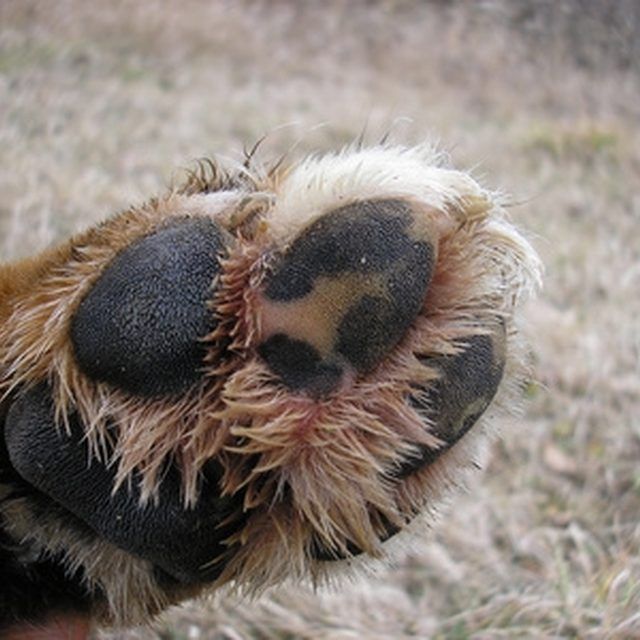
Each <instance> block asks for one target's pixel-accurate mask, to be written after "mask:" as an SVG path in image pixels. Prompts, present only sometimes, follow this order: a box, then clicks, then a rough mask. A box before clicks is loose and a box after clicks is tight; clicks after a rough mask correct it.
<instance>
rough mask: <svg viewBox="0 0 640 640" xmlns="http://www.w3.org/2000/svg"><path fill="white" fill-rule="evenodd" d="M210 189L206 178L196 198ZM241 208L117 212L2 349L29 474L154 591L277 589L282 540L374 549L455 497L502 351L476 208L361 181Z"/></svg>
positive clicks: (312, 559) (16, 440) (21, 460)
mask: <svg viewBox="0 0 640 640" xmlns="http://www.w3.org/2000/svg"><path fill="white" fill-rule="evenodd" d="M213 195H215V194H213ZM194 197H200V198H206V197H211V194H207V193H204V194H197V195H194V194H192V193H185V194H182V195H181V196H180V198H181V200H180V202H181V203H183V202H188V201H189V199H190V198H194ZM476 204H477V203H476ZM238 206H239V205H238V204H237V201H235V202H234V203H232V205H228V204H225V205H224V206H222V205H221V206H220V207H219V209H220V211H218V210H215V211H214V213H210V212H208V211H206V210H204V209H202V208H201V209H199V210H198V211H197V212H195V213H194V212H193V211H189V210H188V207H186V209H187V211H186V212H183V210H184V209H185V207H184V206H182V205H180V206H176V208H175V210H171V212H170V213H169V214H167V213H166V211H164V210H163V212H162V215H160V214H158V216H157V219H154V217H153V213H152V214H150V213H149V211H148V210H146V211H145V212H144V214H140V219H143V221H144V224H142V223H139V220H138V218H136V214H135V212H134V214H131V213H127V214H123V216H121V217H120V218H114V219H113V220H112V221H111V222H110V223H107V228H106V230H104V233H106V234H109V233H111V234H112V235H113V229H116V230H117V232H118V234H119V235H118V238H119V239H118V242H117V243H114V244H116V245H117V247H116V248H115V249H114V250H113V251H111V253H110V251H109V248H108V247H107V248H106V249H105V247H104V246H101V247H100V251H101V253H99V255H98V252H97V250H96V252H95V255H98V257H97V258H96V257H95V256H94V254H93V253H92V246H93V244H96V242H97V241H96V237H99V236H100V233H101V229H100V228H98V229H97V230H96V231H95V232H94V233H93V235H89V236H87V237H84V238H83V239H81V240H80V241H77V240H76V241H74V240H72V245H73V244H74V242H75V245H74V248H73V251H71V252H69V253H68V254H67V258H66V264H63V265H56V269H57V272H56V278H57V279H58V280H56V282H55V283H53V284H51V282H47V281H46V278H45V279H44V280H42V282H41V283H40V284H39V285H38V286H40V287H41V288H42V291H43V292H44V293H42V294H41V298H46V296H49V297H48V298H46V299H47V304H48V305H49V310H48V311H46V312H44V311H43V312H42V313H41V315H38V314H39V313H40V310H39V309H36V310H34V311H32V310H30V309H28V304H29V303H28V298H27V297H25V298H24V299H23V300H22V302H21V304H22V309H23V311H24V310H25V309H27V311H29V313H27V314H26V316H25V315H23V317H27V316H28V318H30V321H33V322H34V323H36V322H39V321H44V325H43V326H40V327H29V329H28V331H26V330H25V329H24V327H21V326H19V321H18V320H17V315H16V314H14V315H13V316H12V318H11V321H10V322H9V323H8V325H9V326H13V325H12V324H11V323H14V324H15V326H16V328H15V329H14V331H15V334H14V335H11V333H10V331H9V330H7V331H6V332H5V336H3V337H4V338H5V339H11V338H15V340H17V343H18V344H22V345H26V344H27V338H26V337H25V336H28V339H29V340H31V341H32V342H34V343H36V344H35V346H32V345H28V346H29V348H31V349H32V350H33V351H35V350H37V349H40V355H41V356H42V357H41V364H39V365H38V367H35V366H34V367H32V369H29V366H28V363H27V364H25V361H19V358H15V359H14V361H13V362H8V363H6V364H5V368H6V370H7V371H8V372H9V373H8V376H7V378H8V383H7V384H6V385H5V386H6V387H7V388H8V389H9V390H10V392H9V396H8V397H9V399H10V400H9V402H10V404H9V405H8V407H9V408H8V411H7V414H6V418H5V421H4V435H5V441H6V448H7V452H8V457H9V460H10V465H11V467H12V469H13V470H14V471H15V472H16V474H17V476H19V480H20V482H24V483H26V485H28V487H29V491H32V495H33V496H37V499H38V500H40V501H41V502H42V501H43V500H44V502H45V503H46V501H47V500H48V501H53V502H51V504H52V505H55V506H52V510H53V511H55V513H56V514H60V513H61V512H62V513H63V514H68V518H67V522H68V523H70V524H69V526H71V527H73V526H77V527H78V528H79V529H82V530H83V531H85V532H89V534H93V535H97V536H98V537H99V538H101V539H103V540H105V541H107V542H108V543H109V544H112V545H114V546H115V547H117V548H118V549H121V550H124V551H126V552H127V553H130V554H131V555H132V556H133V557H135V558H139V559H142V560H144V561H145V562H147V563H149V566H150V567H152V572H153V580H155V581H156V583H157V584H158V585H161V586H167V585H171V584H179V585H200V584H205V583H216V581H218V582H220V583H221V582H226V581H229V580H239V581H245V582H250V581H251V580H252V572H253V575H256V574H258V573H259V574H260V576H261V578H260V580H262V581H263V582H265V583H268V582H269V581H275V580H278V579H280V577H281V576H282V575H283V572H286V569H282V568H279V567H277V568H275V569H273V570H272V565H273V566H275V565H276V564H278V563H280V564H282V565H283V566H284V565H285V564H286V558H285V559H283V558H282V557H281V556H286V555H287V554H300V557H304V558H305V563H306V564H307V565H309V564H312V563H316V565H319V564H332V563H331V562H328V563H327V562H326V561H332V560H339V559H344V558H349V557H352V556H357V555H359V554H361V553H363V552H364V553H367V554H372V555H377V554H378V553H379V550H378V546H379V544H381V543H382V542H384V541H385V540H387V539H388V538H390V537H392V536H394V535H395V534H396V533H397V532H398V531H400V530H401V529H403V528H404V527H405V526H407V525H408V524H410V523H411V522H412V521H413V520H414V519H415V517H416V516H417V515H418V514H420V513H421V511H422V510H423V509H427V508H429V507H431V506H432V505H431V504H430V503H429V499H431V498H432V499H434V500H436V499H437V498H438V497H439V496H440V495H442V494H444V493H446V491H447V490H448V488H449V487H448V486H443V487H438V486H436V487H435V489H433V486H434V485H437V483H438V482H444V481H442V480H440V478H441V477H444V476H447V475H453V476H455V469H453V468H452V469H449V468H448V467H447V466H446V465H447V464H448V463H447V459H448V458H451V459H452V460H453V461H454V462H452V463H451V464H452V465H453V464H462V463H461V462H460V460H458V459H457V458H455V457H453V456H452V454H453V452H454V451H455V450H456V449H457V445H458V444H459V443H462V442H464V441H465V440H466V438H465V436H466V435H467V434H468V433H470V432H471V431H475V429H473V427H474V425H476V424H478V421H479V419H480V417H481V416H482V415H483V413H485V411H486V409H487V408H488V407H489V405H490V404H491V402H492V400H493V399H494V396H495V395H496V393H497V392H498V389H499V388H500V387H501V382H502V379H503V376H504V374H505V370H506V368H507V367H508V349H507V346H508V341H509V335H510V325H509V322H510V319H509V313H507V312H506V311H505V309H506V305H505V304H504V301H503V300H501V299H500V295H502V294H501V293H496V291H492V290H491V285H490V284H487V283H489V281H490V280H491V278H493V280H492V281H491V282H493V283H495V282H496V281H497V280H496V273H497V274H498V275H499V274H500V269H501V267H500V265H497V264H496V256H498V255H499V252H494V253H493V258H492V259H491V260H488V261H486V262H483V260H485V257H484V256H483V255H481V254H482V250H481V248H482V243H485V244H486V242H487V241H488V238H489V236H488V235H486V237H485V238H482V239H478V235H479V234H480V235H482V229H483V227H482V224H483V222H482V220H481V221H480V222H477V220H474V225H475V226H474V225H465V224H464V220H463V222H462V223H461V222H460V215H457V216H456V215H453V214H451V213H450V211H449V212H448V213H447V214H445V213H443V212H442V210H438V209H436V208H434V207H430V206H425V205H423V203H421V202H419V201H417V200H416V199H415V198H412V197H401V196H398V197H384V196H380V197H375V198H370V199H363V198H362V197H359V198H351V201H348V202H346V203H345V204H342V203H340V204H339V205H337V206H336V205H335V204H334V205H333V206H327V207H326V208H325V209H324V210H323V211H321V212H320V213H318V214H317V215H314V216H310V219H309V221H307V222H306V223H305V224H302V225H299V228H297V229H295V231H294V232H292V233H288V228H287V226H286V225H285V224H281V225H280V226H278V225H275V224H274V225H271V226H270V218H269V215H270V214H269V211H268V210H267V211H265V212H260V211H259V212H258V214H257V215H255V214H254V213H253V212H252V215H247V216H245V218H243V223H242V224H240V225H238V224H237V222H236V221H235V218H234V217H233V215H229V213H228V209H229V208H233V207H238ZM276 206H277V205H276ZM459 206H460V207H462V208H463V205H462V204H459ZM165 208H166V207H165ZM476 208H477V207H476ZM205 209H206V208H205ZM214 209H215V207H214ZM485 215H486V218H487V219H489V217H490V206H489V205H487V206H486V212H485ZM131 219H133V224H132V223H131ZM149 220H151V222H149ZM136 224H137V225H138V226H137V227H136ZM109 225H110V226H109ZM119 225H120V226H119ZM129 229H134V230H132V231H129ZM96 234H97V235H96ZM82 242H84V243H85V244H84V246H82V245H81V243H82ZM92 243H93V244H92ZM98 244H100V241H98ZM103 244H104V243H103ZM79 245H80V246H79ZM86 265H90V266H91V268H92V271H90V270H89V268H88V267H86ZM85 267H86V268H85ZM65 270H66V271H65ZM491 270H493V274H491V273H490V274H489V275H490V277H489V276H487V275H486V274H487V273H488V272H490V271H491ZM79 273H81V274H82V275H77V274H79ZM85 273H86V274H87V275H86V276H85V275H84V274H85ZM61 274H62V275H61ZM67 274H68V275H67ZM65 277H68V279H69V282H70V283H71V285H73V293H67V292H68V291H70V290H71V289H72V287H71V286H69V287H67V288H65V287H64V286H62V285H64V284H65V283H64V278H65ZM74 278H75V279H74ZM61 280H62V281H63V282H62V285H61V284H60V281H61ZM56 287H58V288H57V289H56ZM78 292H80V293H78ZM56 296H57V297H56ZM65 296H67V299H66V300H65V299H64V298H65ZM56 305H58V306H56ZM63 308H64V309H65V312H64V313H62V312H60V311H58V312H57V313H58V315H57V316H55V318H56V321H57V322H58V325H55V324H53V320H50V321H49V320H48V319H49V318H52V317H54V315H55V314H54V311H52V310H55V309H63ZM47 314H49V315H47ZM65 314H66V315H65ZM59 316H60V317H61V316H64V320H58V317H59ZM26 321H27V320H24V321H23V322H26ZM46 331H51V332H56V331H58V332H59V335H56V336H55V339H53V338H51V336H48V337H47V339H44V338H42V340H43V342H42V344H41V345H40V343H38V340H40V339H41V338H39V337H33V336H34V335H35V334H37V333H38V332H46ZM20 341H22V342H20ZM14 342H15V341H14ZM14 352H15V349H14ZM60 354H63V355H65V357H62V356H61V355H60ZM9 356H11V354H9ZM9 359H10V358H9ZM42 361H45V364H44V365H43V364H42ZM60 362H64V366H63V365H60V364H59V363H60ZM175 407H178V408H179V409H180V411H183V414H181V415H180V416H179V419H177V418H176V416H177V415H178V409H175ZM128 416H134V417H133V418H130V419H129V418H128ZM140 432H142V433H140ZM133 450H135V451H136V452H137V454H136V455H134V454H133V453H132V451H133ZM136 456H137V457H136ZM190 474H191V480H188V479H187V480H185V478H189V476H190ZM454 482H455V478H454V480H453V481H452V483H454ZM445 484H446V483H445ZM347 494H349V495H347ZM420 496H423V497H422V498H421V497H420ZM424 496H427V498H424ZM34 500H36V498H35V497H34ZM5 517H6V516H5ZM56 517H57V518H60V516H59V515H56ZM60 519H64V518H60ZM278 519H280V521H279V522H277V520H278ZM74 523H75V524H74ZM278 526H282V527H284V530H286V531H288V532H289V533H288V535H289V536H290V539H288V540H286V541H285V542H278V540H281V533H277V531H276V532H275V533H274V532H273V531H274V530H275V529H278ZM278 545H279V546H278ZM282 545H284V546H285V547H286V549H285V552H284V553H281V552H279V551H274V549H276V548H278V549H279V548H280V546H282ZM258 555H264V556H268V555H271V556H272V558H271V559H269V558H268V557H265V558H260V559H258ZM270 562H271V564H269V563H270ZM80 570H81V569H80ZM271 571H272V573H273V576H271V575H267V574H269V572H271ZM265 576H267V577H265ZM97 582H98V587H99V588H106V589H107V590H108V586H107V587H104V585H100V584H99V579H97Z"/></svg>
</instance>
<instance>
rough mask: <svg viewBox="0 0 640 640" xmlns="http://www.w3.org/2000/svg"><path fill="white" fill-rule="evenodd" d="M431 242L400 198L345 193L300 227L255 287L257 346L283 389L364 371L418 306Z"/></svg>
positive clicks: (326, 384)
mask: <svg viewBox="0 0 640 640" xmlns="http://www.w3.org/2000/svg"><path fill="white" fill-rule="evenodd" d="M434 261H435V247H434V245H433V244H432V242H431V240H430V238H429V236H428V233H427V232H426V230H425V226H424V224H420V223H418V222H417V216H416V212H415V211H414V209H413V208H412V206H411V205H410V204H409V203H408V202H406V201H403V200H391V199H390V200H377V201H376V200H371V201H362V202H355V203H353V204H349V205H346V206H344V207H341V208H339V209H335V210H333V211H331V212H329V213H327V214H325V215H324V216H322V217H320V218H319V219H318V220H316V221H315V222H313V223H312V224H311V225H310V226H308V227H307V228H306V229H304V230H303V231H302V233H301V234H300V235H299V236H298V237H297V238H296V239H295V240H294V241H293V243H292V244H291V245H290V246H289V248H288V249H287V250H286V251H285V253H284V255H283V256H282V258H281V260H280V262H279V263H278V264H277V266H276V268H275V271H274V272H273V274H272V275H271V277H270V278H269V279H268V281H267V284H266V287H265V289H264V304H263V330H264V340H263V342H262V344H261V345H260V346H259V349H258V350H259V353H260V355H261V356H262V358H264V360H265V361H266V362H267V364H268V365H269V367H270V368H271V369H272V371H273V372H274V373H275V374H276V375H277V376H279V377H280V379H281V380H282V381H283V382H284V383H285V384H286V385H287V386H288V387H289V388H291V389H293V390H304V391H308V392H311V393H314V394H320V395H322V394H324V393H326V392H329V391H331V390H333V389H335V388H336V387H337V386H338V385H339V383H340V381H341V380H342V379H343V377H344V376H345V374H350V373H351V374H352V373H354V372H355V373H359V374H365V373H368V372H370V371H372V370H373V369H374V368H375V367H376V366H377V365H378V364H379V363H380V362H381V361H382V360H383V358H384V357H385V356H386V355H387V354H388V353H389V352H390V351H391V350H392V349H393V348H394V347H395V346H396V344H397V343H398V342H399V341H400V339H401V338H402V336H403V335H404V334H405V332H406V330H407V329H408V328H409V326H410V325H411V323H412V322H413V321H414V320H415V318H416V316H417V315H418V313H419V311H420V309H421V308H422V305H423V302H424V298H425V294H426V291H427V287H428V285H429V281H430V279H431V276H432V273H433V265H434Z"/></svg>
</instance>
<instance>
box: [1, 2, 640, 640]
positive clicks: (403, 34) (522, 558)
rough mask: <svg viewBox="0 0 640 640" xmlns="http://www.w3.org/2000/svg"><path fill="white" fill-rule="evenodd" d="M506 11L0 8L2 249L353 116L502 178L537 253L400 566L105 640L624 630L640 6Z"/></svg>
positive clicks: (633, 619)
mask: <svg viewBox="0 0 640 640" xmlns="http://www.w3.org/2000/svg"><path fill="white" fill-rule="evenodd" d="M514 4H515V3H514ZM514 4H511V3H507V2H500V1H496V2H493V3H478V4H476V5H471V4H463V3H460V4H451V5H448V4H443V3H436V2H417V1H409V0H405V1H402V0H395V1H387V2H367V3H365V2H360V1H358V2H354V3H346V2H340V1H339V0H330V1H329V2H325V3H294V2H285V1H283V0H281V1H279V2H273V3H261V2H258V3H248V2H246V3H245V2H238V3H226V2H222V1H214V2H204V1H202V2H200V1H197V0H184V1H183V2H180V3H178V2H160V0H142V1H140V2H133V1H132V0H127V1H122V2H118V3H91V4H89V3H82V2H80V1H79V0H65V1H64V2H58V3H50V2H45V1H44V0H43V1H37V0H4V1H3V2H2V4H1V5H0V25H1V27H0V104H1V105H2V108H1V109H0V164H1V165H2V167H3V170H2V172H0V191H1V193H2V198H1V199H0V234H1V236H0V237H1V238H2V244H1V246H2V257H3V258H4V259H14V258H16V257H18V256H21V255H26V254H29V253H32V252H34V251H37V250H39V249H42V248H43V247H44V246H46V245H47V244H48V243H50V242H52V241H55V240H59V239H62V238H63V237H65V236H66V235H67V234H69V233H70V232H72V231H74V230H76V229H79V228H83V227H86V226H87V225H90V224H92V223H95V222H96V221H98V220H100V219H102V218H104V217H105V216H106V215H108V214H109V213H111V212H114V211H116V210H119V209H121V208H124V207H126V206H127V205H129V204H130V203H132V202H139V201H141V200H143V199H144V198H146V197H147V196H149V195H152V194H154V193H156V192H158V191H159V190H161V189H162V188H163V187H164V185H166V183H167V182H168V181H170V180H171V178H172V175H173V172H174V170H175V168H176V167H180V166H185V165H188V163H189V162H190V161H192V160H193V159H195V158H199V157H201V156H204V155H211V154H216V153H220V154H235V155H238V154H240V152H241V150H242V148H243V146H250V145H251V144H252V143H253V142H254V141H255V140H256V139H258V138H259V137H261V136H262V135H263V134H265V133H269V136H268V138H267V141H266V143H265V154H267V155H273V156H275V155H277V154H278V153H281V152H282V151H284V150H286V149H289V148H290V147H291V146H293V145H296V151H295V153H304V152H306V151H309V150H315V149H326V148H333V147H335V146H339V145H342V144H344V143H345V142H349V141H351V140H353V139H354V138H355V137H357V136H358V134H359V133H360V132H361V131H362V129H363V127H364V126H365V123H368V124H367V130H368V133H367V137H368V138H369V139H371V140H375V139H376V138H377V137H380V136H381V135H382V134H383V133H384V132H385V131H386V130H387V129H388V128H389V127H391V128H392V130H393V132H394V135H395V136H396V139H400V140H405V141H408V142H411V141H420V140H422V139H424V138H425V137H429V138H434V137H435V138H437V139H439V140H441V142H442V145H443V146H444V147H445V148H446V149H449V150H450V151H451V154H452V157H453V160H454V162H455V163H456V164H457V165H458V166H462V167H472V168H474V172H475V174H476V175H478V176H479V177H481V178H482V179H483V180H484V181H485V182H486V183H487V184H489V185H491V186H493V187H497V188H500V189H503V190H505V191H507V192H509V193H511V194H513V202H514V205H513V206H512V215H513V217H514V219H515V220H516V221H517V222H518V223H520V224H521V225H522V226H524V227H525V228H527V229H529V230H530V234H531V236H532V237H533V239H534V243H535V244H536V246H537V247H538V249H539V251H540V252H541V254H542V255H543V258H544V261H545V263H546V265H547V277H546V283H545V291H544V293H543V296H542V297H541V299H540V300H539V301H537V302H536V303H534V304H533V305H531V307H530V309H529V310H528V333H529V335H530V337H531V344H532V350H533V358H534V362H535V365H536V380H537V383H536V384H535V385H531V386H530V387H529V389H528V391H527V394H526V395H527V398H526V405H525V412H524V414H523V416H522V418H520V419H519V420H515V421H513V422H512V423H509V424H504V425H503V438H502V440H501V441H500V442H499V443H498V444H497V446H496V447H495V448H494V452H493V456H492V458H491V461H490V463H489V465H488V467H487V469H486V470H485V473H484V474H483V475H482V477H479V478H478V483H477V486H474V487H471V490H470V492H469V493H468V494H466V495H463V496H460V497H459V498H458V499H456V500H455V501H454V502H453V504H452V505H451V507H450V509H449V510H448V511H447V513H446V515H445V517H444V518H443V519H442V522H441V524H440V525H439V526H438V527H437V528H436V530H435V531H434V532H433V535H432V536H431V537H430V538H428V539H423V540H419V541H417V543H416V546H415V548H414V549H413V551H412V552H411V553H410V554H409V555H407V556H406V558H405V559H403V560H401V561H400V562H399V563H398V564H397V565H396V566H393V567H390V568H388V569H386V570H384V571H382V572H381V573H379V574H377V575H375V576H373V577H371V578H369V579H366V580H364V579H363V580H360V581H358V582H355V583H349V584H346V585H342V586H341V587H340V588H339V589H338V590H336V591H327V592H322V593H314V592H312V591H311V590H308V589H305V588H300V587H284V588H282V589H279V590H277V591H274V592H272V593H269V594H267V595H266V596H264V597H263V598H262V599H260V600H259V601H256V602H237V601H233V600H226V599H218V600H217V601H215V602H211V603H208V602H204V603H202V602H200V603H188V604H187V605H185V606H184V607H181V608H179V609H175V610H173V611H171V612H170V613H168V614H167V615H166V616H165V617H164V618H163V619H162V620H161V621H160V622H159V623H158V626H157V628H155V629H141V630H132V631H130V632H127V633H124V632H123V633H121V634H116V635H111V636H109V635H108V634H103V635H102V636H101V637H102V638H104V639H107V638H116V637H121V638H141V639H142V638H146V639H148V638H190V639H191V638H201V639H213V638H216V639H229V640H235V639H239V638H264V639H279V640H282V639H284V638H309V639H312V638H313V639H316V638H319V639H322V638H326V639H329V638H331V639H332V640H334V639H338V640H340V639H345V640H346V639H347V638H349V639H351V638H374V639H375V638H380V639H382V638H425V637H431V638H447V639H458V638H459V639H463V638H465V639H466V638H474V639H485V638H594V639H595V638H612V639H614V638H632V637H640V615H639V614H638V611H640V559H639V551H640V526H639V524H638V522H639V518H638V513H640V473H639V472H638V465H637V461H638V459H639V457H640V422H639V419H638V416H639V415H640V384H639V376H638V374H639V373H640V371H639V364H638V362H639V360H640V358H639V356H640V330H639V328H638V327H639V323H638V318H639V317H640V296H639V295H638V291H639V290H640V200H639V198H638V193H640V151H639V149H640V140H639V139H638V138H639V135H640V134H639V131H638V127H637V123H638V117H639V116H640V107H639V106H638V105H640V86H639V82H638V77H639V76H638V74H637V69H636V68H634V67H633V65H634V62H633V61H634V60H635V59H636V58H637V57H636V58H634V57H633V56H628V55H627V54H626V52H628V51H637V50H638V49H637V47H638V45H637V42H636V40H634V39H633V33H634V30H633V29H627V27H628V26H629V25H628V22H629V20H632V19H633V16H634V15H635V14H634V13H633V5H632V4H629V3H627V4H624V3H623V4H621V5H620V6H621V7H622V9H620V12H619V14H617V18H616V19H617V20H621V21H622V22H620V23H616V24H614V25H608V24H607V22H606V21H603V20H591V21H590V22H589V21H588V20H586V19H585V20H586V21H584V20H583V21H580V20H574V21H572V20H569V19H567V20H565V22H563V21H562V20H554V19H553V15H552V16H551V18H549V15H550V14H549V13H548V12H549V11H551V12H553V9H552V4H549V3H530V5H527V7H528V9H529V10H530V11H529V14H527V12H520V13H518V12H516V14H517V15H516V14H514V11H513V6H514ZM596 4H597V3H596ZM542 5H544V10H542V8H541V7H542ZM558 5H562V7H564V9H563V10H565V9H566V11H567V12H569V15H571V11H574V13H575V11H576V8H577V11H578V12H579V11H580V8H581V6H582V5H581V3H580V1H579V0H572V1H568V2H564V3H558ZM623 5H624V6H623ZM594 6H595V5H594ZM598 6H599V5H598ZM537 7H540V9H538V8H537ZM624 7H627V9H628V11H630V12H631V13H629V14H628V15H627V14H625V13H624V11H623V9H624ZM580 15H582V14H580ZM532 16H533V17H532ZM545 16H546V17H545ZM588 17H589V16H587V18H588ZM532 20H533V22H532ZM540 20H542V21H543V23H544V20H552V24H553V26H554V28H553V33H552V36H553V37H546V36H545V35H544V34H546V33H551V32H547V31H545V30H544V29H543V28H540ZM530 24H533V25H534V27H536V28H529V25H530ZM550 24H551V23H550ZM536 25H537V26H536ZM563 25H569V26H570V31H567V30H563V29H564V27H563ZM581 25H582V27H584V29H583V30H582V31H581V30H580V29H582V27H581ZM543 26H544V24H543ZM569 26H567V29H569ZM623 27H624V28H623ZM607 28H610V29H611V30H612V31H611V32H612V33H614V32H615V38H613V39H607V38H606V37H604V36H606V30H607ZM585 29H594V30H596V31H594V34H595V35H594V37H593V38H592V39H591V40H590V32H589V31H588V30H585ZM603 30H604V31H603ZM637 32H638V31H637V29H636V30H635V33H637ZM625 33H629V34H631V35H630V36H629V38H631V39H627V40H623V41H621V40H620V38H622V37H623V36H624V34H625ZM635 37H637V36H635ZM590 41H591V42H592V43H594V44H593V46H591V47H587V46H586V43H587V42H590ZM599 42H601V43H606V46H604V44H603V45H602V49H601V50H600V49H598V48H597V43H599ZM611 42H614V43H618V45H617V46H618V47H619V49H618V50H615V51H612V50H611ZM586 51H588V57H585V52H586ZM574 54H575V55H574ZM319 124H321V126H318V125H319ZM283 125H284V126H283Z"/></svg>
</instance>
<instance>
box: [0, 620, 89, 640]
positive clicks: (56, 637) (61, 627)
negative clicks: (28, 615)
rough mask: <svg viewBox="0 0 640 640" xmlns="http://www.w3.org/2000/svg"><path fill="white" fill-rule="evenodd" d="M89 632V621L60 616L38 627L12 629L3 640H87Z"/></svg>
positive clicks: (28, 626)
mask: <svg viewBox="0 0 640 640" xmlns="http://www.w3.org/2000/svg"><path fill="white" fill-rule="evenodd" d="M90 631H91V624H90V623H89V620H88V619H87V618H85V617H83V616H78V615H69V616H65V615H61V616H56V617H54V618H51V619H48V620H47V621H46V622H44V623H42V624H39V625H23V626H17V627H12V628H11V629H9V631H8V632H6V634H3V636H2V637H3V640H87V639H88V638H89V633H90Z"/></svg>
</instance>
